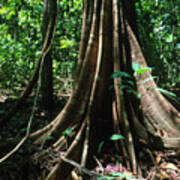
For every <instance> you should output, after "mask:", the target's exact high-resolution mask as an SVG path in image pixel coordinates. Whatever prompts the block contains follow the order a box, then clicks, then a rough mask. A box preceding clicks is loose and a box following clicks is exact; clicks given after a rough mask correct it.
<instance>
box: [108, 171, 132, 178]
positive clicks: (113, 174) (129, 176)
mask: <svg viewBox="0 0 180 180" xmlns="http://www.w3.org/2000/svg"><path fill="white" fill-rule="evenodd" d="M109 174H110V175H112V176H114V177H119V178H134V176H131V175H127V174H125V173H121V172H110V173H109Z"/></svg>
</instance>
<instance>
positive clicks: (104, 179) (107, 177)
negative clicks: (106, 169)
mask: <svg viewBox="0 0 180 180" xmlns="http://www.w3.org/2000/svg"><path fill="white" fill-rule="evenodd" d="M97 179H98V180H111V179H114V177H110V176H101V177H98V178H97Z"/></svg>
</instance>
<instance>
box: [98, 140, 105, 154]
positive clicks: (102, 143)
mask: <svg viewBox="0 0 180 180" xmlns="http://www.w3.org/2000/svg"><path fill="white" fill-rule="evenodd" d="M103 145H104V141H101V142H100V143H99V146H98V153H100V152H101V150H102V147H103Z"/></svg>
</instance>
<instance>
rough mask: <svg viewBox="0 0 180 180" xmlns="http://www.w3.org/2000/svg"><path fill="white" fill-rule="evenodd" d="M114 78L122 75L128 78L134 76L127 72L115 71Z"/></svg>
mask: <svg viewBox="0 0 180 180" xmlns="http://www.w3.org/2000/svg"><path fill="white" fill-rule="evenodd" d="M111 77H112V78H121V77H126V78H132V77H131V75H129V74H128V73H126V72H115V73H113V74H112V76H111Z"/></svg>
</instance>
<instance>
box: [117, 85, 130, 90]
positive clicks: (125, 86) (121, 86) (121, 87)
mask: <svg viewBox="0 0 180 180" xmlns="http://www.w3.org/2000/svg"><path fill="white" fill-rule="evenodd" d="M119 88H120V89H125V88H130V87H129V86H128V85H125V84H121V85H120V86H119Z"/></svg>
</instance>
